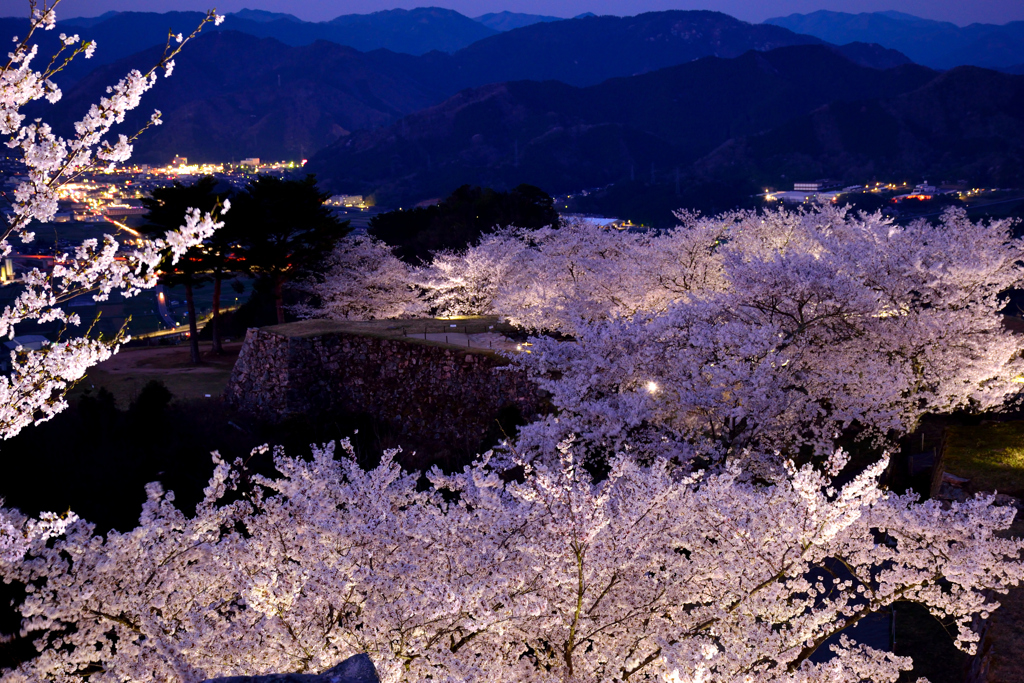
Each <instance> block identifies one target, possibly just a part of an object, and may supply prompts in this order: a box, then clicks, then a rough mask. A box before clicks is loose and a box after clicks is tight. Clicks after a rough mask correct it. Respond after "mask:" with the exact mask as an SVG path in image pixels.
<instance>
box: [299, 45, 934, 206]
mask: <svg viewBox="0 0 1024 683" xmlns="http://www.w3.org/2000/svg"><path fill="white" fill-rule="evenodd" d="M934 77H935V72H933V71H931V70H929V69H927V68H925V67H921V66H918V65H914V64H905V65H902V66H898V67H896V68H893V69H888V70H880V69H873V68H868V67H863V66H858V65H856V64H854V63H853V62H851V61H849V60H848V59H846V58H845V57H844V56H842V54H840V52H839V50H838V49H836V48H832V47H829V46H820V45H804V46H791V47H786V48H779V49H776V50H773V51H769V52H755V51H749V52H747V53H745V54H743V55H742V56H740V57H737V58H734V59H722V58H715V57H707V58H703V59H700V60H697V61H694V62H690V63H687V64H682V65H678V66H673V67H669V68H665V69H661V70H658V71H653V72H650V73H647V74H643V75H638V76H630V77H624V78H616V79H611V80H608V81H606V82H603V83H601V84H599V85H594V86H590V87H586V88H576V87H572V86H568V85H565V84H563V83H557V82H543V83H537V82H527V81H519V82H510V83H502V84H495V85H487V86H483V87H480V88H473V89H469V90H465V91H462V92H460V93H459V94H457V95H455V96H454V97H453V98H451V99H449V100H447V101H446V102H444V103H442V104H440V105H438V106H436V107H432V108H430V109H426V110H423V111H420V112H417V113H414V114H411V115H409V116H407V117H405V118H403V119H401V120H400V121H398V122H396V123H395V124H393V125H391V126H389V127H387V128H381V129H378V130H374V131H357V132H355V133H354V134H353V135H351V136H348V137H346V138H344V139H343V140H339V141H338V142H337V143H335V144H334V145H333V146H331V147H329V148H327V149H325V150H323V151H322V152H320V153H318V154H317V155H316V156H315V157H313V159H312V160H311V161H310V165H309V168H310V170H312V171H314V172H316V173H317V174H318V175H319V177H321V179H322V180H323V182H324V183H325V184H327V186H328V187H331V188H334V189H337V190H339V191H346V192H362V193H365V194H375V195H376V196H377V197H378V200H379V201H382V202H384V203H386V204H395V205H402V204H409V203H415V202H417V201H420V200H422V199H425V198H428V197H433V196H438V195H441V194H443V193H444V191H445V189H446V188H448V189H450V188H451V187H458V186H459V185H462V184H464V183H471V184H482V185H489V186H492V187H498V188H506V187H514V186H515V185H518V184H519V183H520V182H526V183H530V184H534V185H537V186H539V187H543V188H544V189H545V190H547V191H548V192H551V193H559V192H566V191H572V190H578V189H581V188H585V187H595V186H603V185H607V184H608V183H613V182H617V181H621V180H624V179H631V178H632V179H635V178H636V177H637V176H638V175H639V176H640V177H646V176H648V175H649V174H653V175H655V176H657V177H661V178H662V179H664V177H665V175H666V174H670V175H671V174H673V173H676V172H677V171H678V172H687V170H688V167H689V166H690V165H691V164H693V163H694V162H695V161H697V160H698V159H700V158H701V157H703V156H705V155H708V154H710V153H711V152H713V151H714V150H715V149H716V148H717V147H718V146H720V145H722V144H723V143H725V142H727V141H728V140H730V139H733V138H737V137H742V136H747V135H753V134H756V133H759V132H761V131H763V130H769V129H771V128H773V127H776V126H779V125H782V124H783V123H785V122H787V121H789V120H791V119H792V118H794V117H796V116H800V115H805V114H808V113H810V112H812V111H814V110H816V109H818V108H820V107H822V106H824V105H827V104H828V103H830V102H835V101H837V100H848V101H854V100H861V99H864V98H887V97H893V96H896V95H898V94H901V93H904V92H908V91H910V90H913V89H916V88H919V87H921V86H922V85H924V84H925V83H927V82H929V81H930V80H932V79H933V78H934Z"/></svg>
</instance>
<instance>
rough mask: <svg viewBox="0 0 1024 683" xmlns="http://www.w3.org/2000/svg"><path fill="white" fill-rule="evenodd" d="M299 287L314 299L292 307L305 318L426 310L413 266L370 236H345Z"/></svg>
mask: <svg viewBox="0 0 1024 683" xmlns="http://www.w3.org/2000/svg"><path fill="white" fill-rule="evenodd" d="M324 271H325V274H324V275H314V276H313V277H312V278H310V279H308V280H306V281H305V282H303V283H299V285H298V287H297V289H299V290H300V291H302V292H304V293H305V294H306V295H308V296H310V297H311V298H312V301H311V302H310V303H304V304H300V305H296V306H293V307H292V311H293V312H294V313H295V314H296V315H298V316H299V317H302V318H331V319H334V320H374V319H377V318H401V317H406V316H410V315H414V314H417V313H422V312H423V311H424V307H423V301H422V299H421V298H420V296H419V291H418V290H417V289H416V287H415V285H414V281H415V277H414V275H413V272H412V268H411V267H410V266H409V265H408V264H406V263H405V262H404V261H402V260H400V259H399V258H398V257H397V256H395V255H394V252H393V250H392V248H391V247H389V246H388V245H387V244H385V243H384V242H381V241H380V240H378V239H375V238H373V237H369V236H367V235H356V236H354V237H349V238H346V239H343V240H340V241H339V242H338V244H337V246H336V247H335V248H334V250H333V251H332V252H331V254H330V256H329V257H328V259H327V261H326V263H325V264H324Z"/></svg>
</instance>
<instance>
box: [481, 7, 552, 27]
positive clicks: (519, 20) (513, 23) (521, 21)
mask: <svg viewBox="0 0 1024 683" xmlns="http://www.w3.org/2000/svg"><path fill="white" fill-rule="evenodd" d="M473 21H479V22H480V23H481V24H483V25H484V26H487V27H488V28H492V29H494V30H495V31H511V30H512V29H516V28H523V27H524V26H530V25H531V24H539V23H541V22H547V21H562V17H549V16H545V15H542V14H522V13H521V12H509V11H507V10H506V11H504V12H490V13H488V14H483V15H481V16H479V17H474V18H473Z"/></svg>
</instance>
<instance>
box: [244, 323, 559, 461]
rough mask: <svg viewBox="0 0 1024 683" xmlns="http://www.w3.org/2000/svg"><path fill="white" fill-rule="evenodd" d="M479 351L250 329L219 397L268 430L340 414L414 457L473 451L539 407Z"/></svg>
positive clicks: (521, 384) (523, 381) (516, 375)
mask: <svg viewBox="0 0 1024 683" xmlns="http://www.w3.org/2000/svg"><path fill="white" fill-rule="evenodd" d="M507 365H508V362H507V361H506V360H504V359H502V358H501V357H499V356H496V355H494V354H490V353H482V352H478V351H466V350H459V349H456V348H451V347H446V346H437V345H428V344H422V343H417V342H416V341H415V340H412V341H407V340H404V339H388V338H377V337H372V336H362V335H356V334H346V333H331V334H327V335H324V336H318V337H308V338H303V337H287V336H283V335H281V334H277V333H274V332H270V331H267V330H262V329H251V330H249V331H248V333H247V334H246V337H245V343H244V344H243V346H242V350H241V354H240V355H239V357H238V362H237V363H236V364H235V368H234V370H233V372H232V374H231V379H230V381H229V382H228V386H227V389H226V393H225V398H226V400H227V401H228V403H229V404H230V405H233V406H235V407H237V408H240V409H242V410H244V411H245V412H247V413H250V414H251V415H253V416H255V417H257V418H259V419H261V420H267V421H270V422H279V421H282V420H285V419H288V418H289V417H294V416H303V415H304V416H312V415H317V414H321V413H323V412H327V411H337V410H341V411H344V412H347V413H351V414H368V415H370V416H372V417H373V418H375V419H377V420H380V421H383V422H385V423H388V424H389V425H390V426H391V427H392V428H393V429H394V431H395V432H396V433H398V434H399V435H401V436H403V437H407V438H408V445H409V446H413V447H434V448H438V449H440V450H442V451H445V452H448V453H453V452H466V451H467V450H471V449H476V448H478V447H479V445H480V443H481V442H482V441H483V439H484V438H485V436H486V435H487V434H488V432H489V431H493V428H494V426H495V418H496V417H497V416H498V415H499V412H501V411H503V410H507V409H508V408H510V407H514V408H515V409H517V411H518V413H519V414H520V415H522V416H523V417H525V418H530V417H533V416H534V415H536V414H537V412H538V410H539V409H540V406H541V403H542V399H541V397H540V394H539V390H538V389H537V387H536V386H535V385H534V384H533V383H532V382H530V381H529V380H528V379H527V378H526V376H525V374H524V373H522V372H520V371H512V370H499V368H501V367H503V366H507Z"/></svg>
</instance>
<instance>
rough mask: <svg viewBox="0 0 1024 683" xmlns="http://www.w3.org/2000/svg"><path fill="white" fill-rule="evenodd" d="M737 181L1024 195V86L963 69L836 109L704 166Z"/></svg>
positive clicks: (742, 142) (734, 144)
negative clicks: (941, 185) (948, 185)
mask: <svg viewBox="0 0 1024 683" xmlns="http://www.w3.org/2000/svg"><path fill="white" fill-rule="evenodd" d="M697 167H698V168H699V169H700V171H701V172H702V173H711V174H722V173H728V174H729V175H731V176H734V177H741V176H745V177H749V178H762V179H765V181H766V182H767V181H770V180H772V179H778V177H779V174H780V173H786V175H787V176H788V177H806V178H812V177H813V178H820V177H836V178H851V177H853V178H864V177H872V176H875V175H877V176H879V177H892V176H896V177H904V178H929V179H934V180H936V181H940V182H941V180H942V179H950V180H953V181H956V180H958V179H960V178H965V179H970V180H971V181H972V182H977V183H982V184H991V185H995V186H997V187H1021V186H1024V76H1015V75H1009V74H1003V73H999V72H996V71H991V70H985V69H980V68H978V67H970V66H964V67H958V68H956V69H952V70H950V71H947V72H945V73H942V74H939V75H937V76H936V77H935V78H934V79H932V80H930V81H929V82H928V83H926V84H924V85H923V86H921V87H920V88H915V89H913V90H910V91H908V92H905V93H902V94H900V95H897V96H895V97H889V98H879V99H874V98H871V99H868V98H865V99H864V100H861V101H858V102H848V101H847V102H844V101H839V102H833V103H831V104H829V105H827V106H825V107H822V108H820V109H817V110H815V111H813V112H810V113H808V114H805V115H803V116H799V117H796V118H794V119H793V120H791V121H789V122H787V123H785V124H783V125H781V126H778V127H775V128H773V129H772V130H769V131H765V132H763V133H760V134H757V135H753V136H746V137H741V138H737V139H735V140H732V141H730V142H729V143H727V144H725V145H723V146H722V147H720V148H719V149H717V150H715V151H714V152H712V153H711V154H709V155H708V156H707V157H705V158H704V159H702V160H701V161H700V162H698V164H697Z"/></svg>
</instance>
